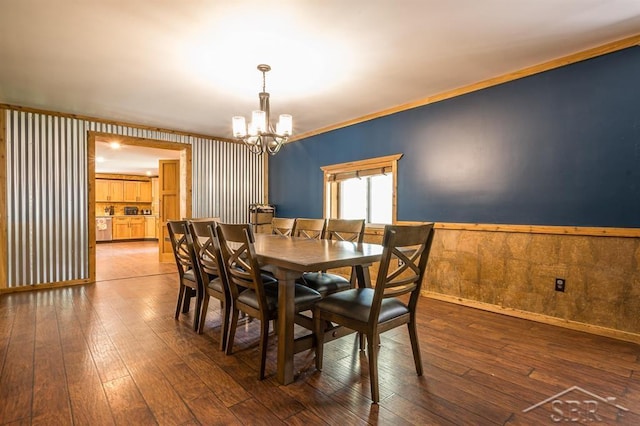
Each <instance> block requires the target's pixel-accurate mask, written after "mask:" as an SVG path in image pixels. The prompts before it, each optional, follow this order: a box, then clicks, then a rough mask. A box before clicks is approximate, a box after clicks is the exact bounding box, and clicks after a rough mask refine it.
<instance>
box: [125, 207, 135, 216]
mask: <svg viewBox="0 0 640 426" xmlns="http://www.w3.org/2000/svg"><path fill="white" fill-rule="evenodd" d="M124 214H126V215H134V214H138V208H137V207H125V208H124Z"/></svg>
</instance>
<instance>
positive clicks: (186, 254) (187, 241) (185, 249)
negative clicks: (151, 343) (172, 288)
mask: <svg viewBox="0 0 640 426" xmlns="http://www.w3.org/2000/svg"><path fill="white" fill-rule="evenodd" d="M167 228H168V230H169V239H170V240H171V247H172V249H173V255H174V257H175V259H176V266H177V267H178V275H179V284H180V288H179V290H178V303H177V304H176V315H175V318H176V319H178V318H179V317H180V311H181V309H182V313H187V312H189V305H190V304H191V298H192V296H194V295H195V296H196V306H195V312H194V315H193V329H194V330H196V331H197V330H198V326H199V321H200V309H201V306H202V298H203V292H204V289H203V279H202V276H201V271H200V269H199V268H198V266H197V264H198V263H197V259H196V254H195V248H194V245H193V236H192V235H191V232H190V231H189V223H188V222H187V221H186V220H172V221H168V222H167Z"/></svg>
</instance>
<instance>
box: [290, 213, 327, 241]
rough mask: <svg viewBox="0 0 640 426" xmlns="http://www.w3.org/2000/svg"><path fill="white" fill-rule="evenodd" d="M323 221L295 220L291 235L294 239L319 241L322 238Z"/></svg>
mask: <svg viewBox="0 0 640 426" xmlns="http://www.w3.org/2000/svg"><path fill="white" fill-rule="evenodd" d="M325 225H326V221H325V220H324V219H305V218H296V221H295V224H294V225H293V230H292V232H291V235H292V236H294V237H301V238H309V239H316V240H319V239H321V238H322V237H323V236H324V227H325Z"/></svg>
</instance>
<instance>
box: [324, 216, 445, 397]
mask: <svg viewBox="0 0 640 426" xmlns="http://www.w3.org/2000/svg"><path fill="white" fill-rule="evenodd" d="M433 235H434V231H433V224H427V225H418V226H399V225H387V226H386V227H385V231H384V237H383V242H382V245H383V246H384V249H383V253H382V258H381V260H380V269H379V270H378V277H377V280H376V286H375V288H354V289H349V290H345V291H341V292H338V293H334V294H331V295H329V296H327V297H325V298H323V299H322V300H321V301H319V302H317V303H316V304H315V306H314V329H315V330H314V334H315V336H316V342H317V345H316V368H317V369H318V370H321V369H322V354H323V342H324V332H325V323H326V321H331V322H333V323H337V324H340V325H343V326H345V327H347V328H349V329H352V330H355V331H357V332H358V333H363V334H365V335H366V337H367V352H368V356H369V379H370V381H371V399H372V400H373V402H374V403H378V402H379V400H380V391H379V387H378V352H377V351H378V344H379V342H380V334H381V333H383V332H385V331H388V330H391V329H393V328H396V327H399V326H401V325H403V324H407V327H408V329H409V338H410V340H411V348H412V350H413V360H414V363H415V367H416V373H417V374H418V376H421V375H422V359H421V357H420V346H419V343H418V333H417V330H416V307H417V304H418V299H419V298H420V288H421V285H422V280H423V277H424V273H425V270H426V267H427V260H428V258H429V252H430V250H431V244H432V242H433ZM392 265H393V266H394V267H392ZM398 265H400V266H398ZM396 266H397V267H396ZM407 293H408V294H409V299H408V302H407V303H405V302H403V301H402V300H400V299H398V298H397V296H401V295H404V294H407Z"/></svg>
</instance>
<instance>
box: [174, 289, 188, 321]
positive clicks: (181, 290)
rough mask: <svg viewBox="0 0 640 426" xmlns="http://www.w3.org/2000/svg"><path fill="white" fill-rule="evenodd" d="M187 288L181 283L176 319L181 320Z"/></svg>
mask: <svg viewBox="0 0 640 426" xmlns="http://www.w3.org/2000/svg"><path fill="white" fill-rule="evenodd" d="M185 289H186V286H185V285H184V284H182V283H180V289H179V290H178V303H177V304H176V319H178V318H180V308H182V301H183V299H184V293H185Z"/></svg>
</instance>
